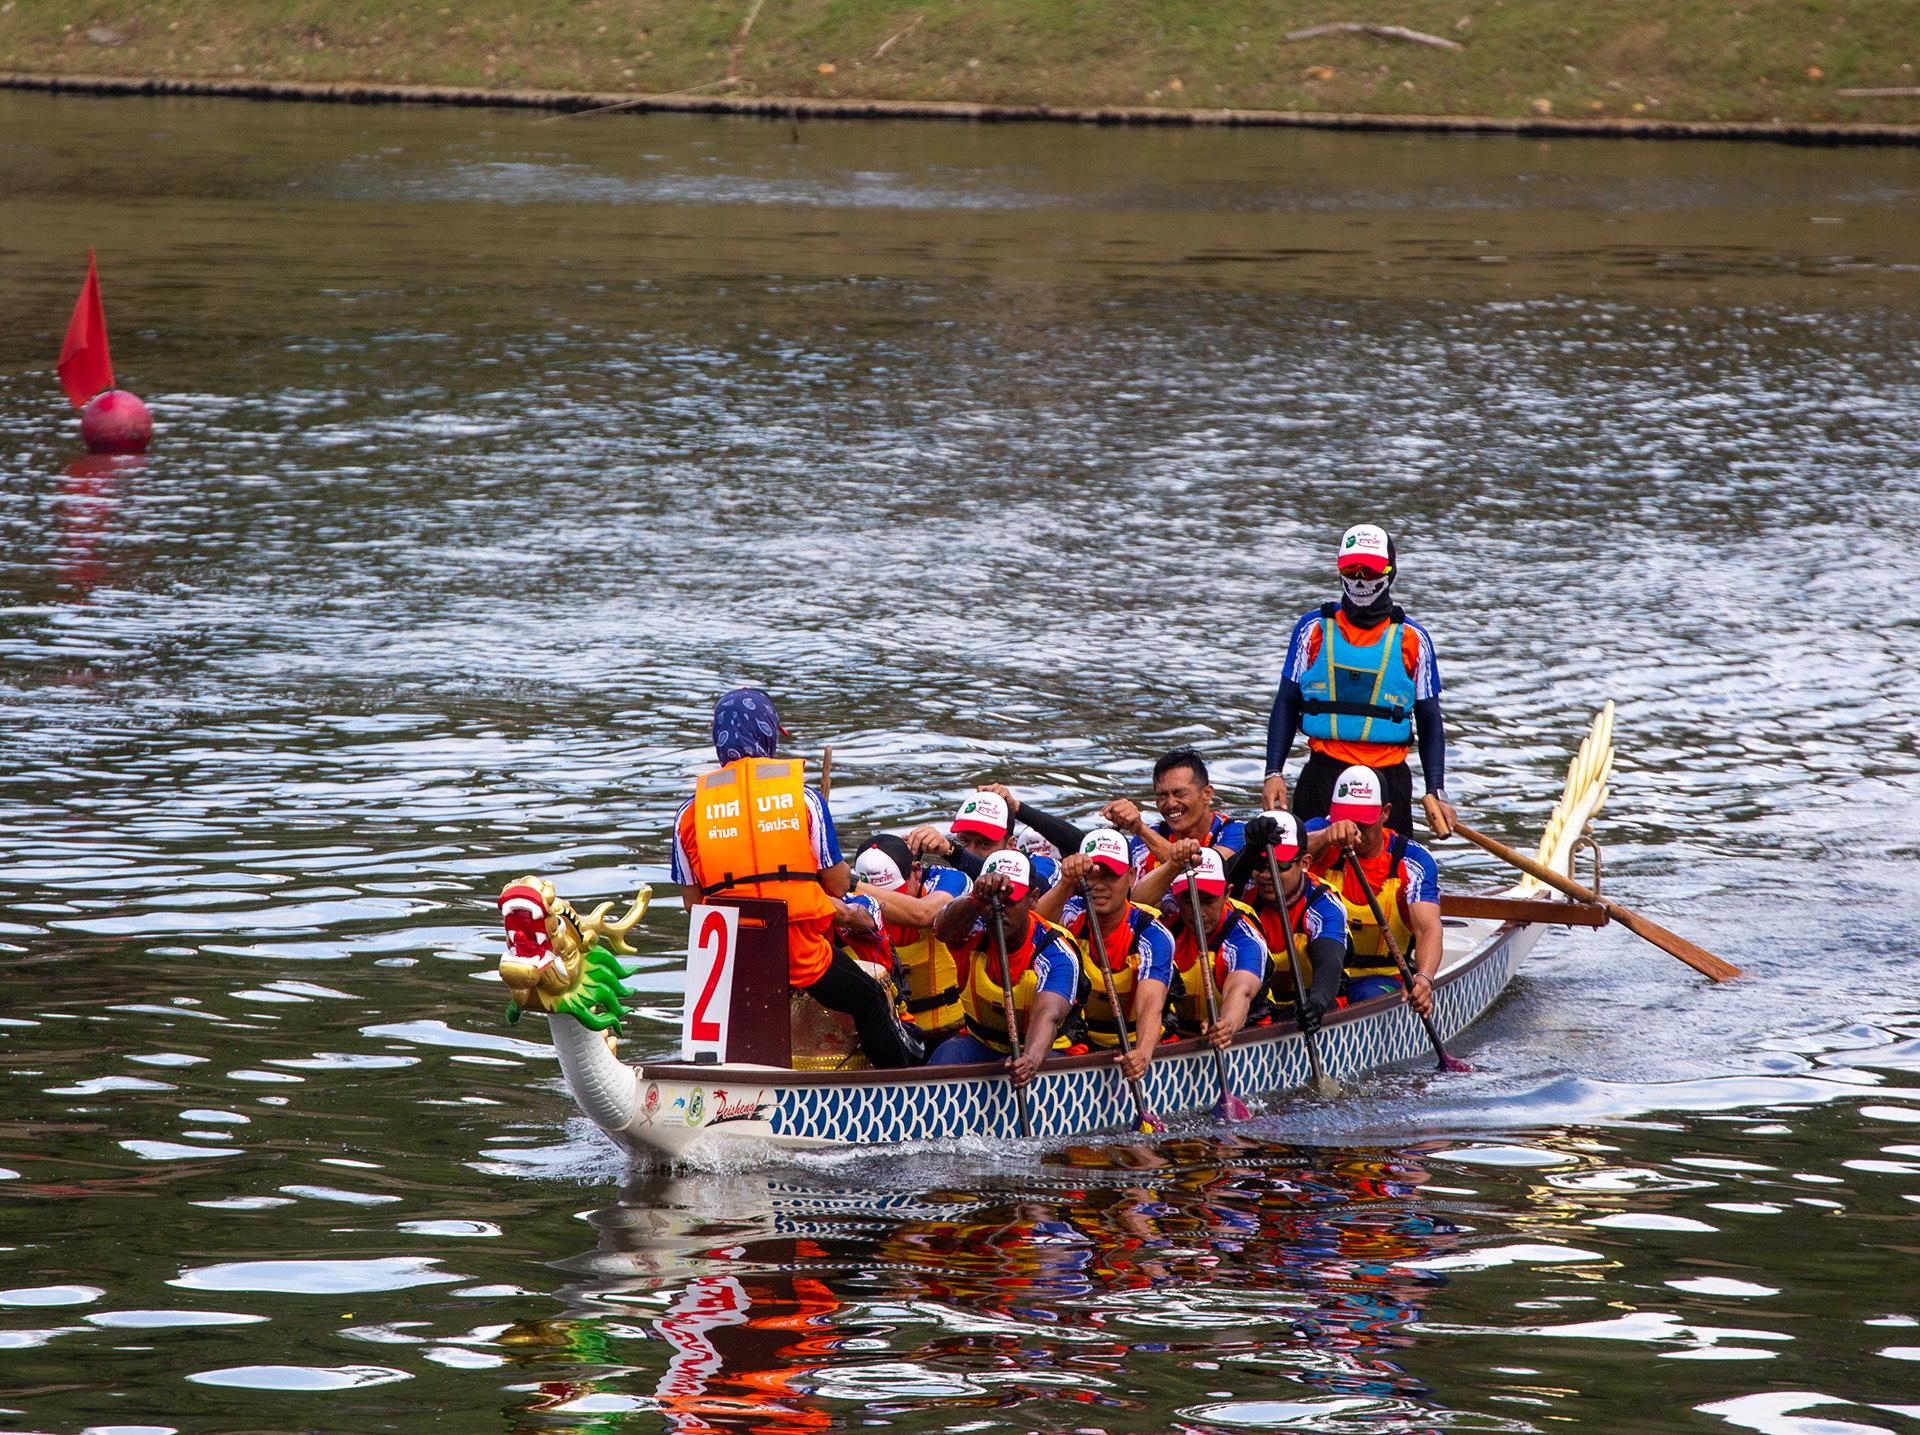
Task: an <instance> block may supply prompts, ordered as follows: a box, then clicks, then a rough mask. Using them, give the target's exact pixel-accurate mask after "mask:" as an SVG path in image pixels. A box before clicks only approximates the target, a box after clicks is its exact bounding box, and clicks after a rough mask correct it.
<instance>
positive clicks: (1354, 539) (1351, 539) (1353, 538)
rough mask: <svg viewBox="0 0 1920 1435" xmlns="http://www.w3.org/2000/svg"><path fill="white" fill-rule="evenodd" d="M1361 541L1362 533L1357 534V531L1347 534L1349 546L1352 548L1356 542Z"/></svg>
mask: <svg viewBox="0 0 1920 1435" xmlns="http://www.w3.org/2000/svg"><path fill="white" fill-rule="evenodd" d="M1359 541H1360V535H1359V534H1357V533H1349V534H1348V535H1347V547H1349V548H1351V547H1353V545H1354V544H1356V543H1358V542H1359Z"/></svg>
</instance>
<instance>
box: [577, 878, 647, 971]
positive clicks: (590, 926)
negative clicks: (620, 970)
mask: <svg viewBox="0 0 1920 1435" xmlns="http://www.w3.org/2000/svg"><path fill="white" fill-rule="evenodd" d="M652 900H653V888H651V887H647V886H642V887H641V888H640V890H639V892H638V893H637V894H636V895H635V896H634V899H633V906H632V907H631V908H629V909H628V911H627V915H626V916H624V917H622V918H621V919H620V920H619V921H617V922H610V921H608V920H607V913H608V912H610V911H612V910H613V903H611V902H602V903H601V904H600V905H599V906H597V907H595V908H594V909H593V912H592V914H591V915H589V916H588V917H587V918H586V920H585V921H583V922H582V923H581V924H580V926H581V929H582V931H587V932H591V933H592V934H593V935H595V936H600V937H606V938H608V939H609V940H610V941H611V943H612V946H613V950H614V951H615V952H616V953H618V954H619V955H621V956H632V955H633V953H634V951H635V950H636V949H635V948H633V947H630V946H628V945H627V941H626V937H627V933H628V932H630V931H632V930H633V928H634V924H635V923H636V922H638V921H639V920H640V919H641V918H642V917H643V916H645V915H646V912H647V904H648V903H649V902H651V901H652Z"/></svg>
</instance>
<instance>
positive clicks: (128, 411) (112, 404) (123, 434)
mask: <svg viewBox="0 0 1920 1435" xmlns="http://www.w3.org/2000/svg"><path fill="white" fill-rule="evenodd" d="M80 437H81V438H83V439H85V440H86V444H87V449H88V451H89V452H91V453H145V452H146V449H147V445H148V443H150V442H151V441H152V439H153V418H152V416H151V415H149V414H148V413H147V406H146V405H145V404H143V403H141V402H140V398H139V395H137V394H130V393H128V392H127V391H126V390H125V389H108V390H107V391H106V392H105V393H103V394H96V395H95V396H94V397H93V399H92V400H91V401H90V402H89V403H88V404H87V406H86V407H85V408H84V409H82V410H80Z"/></svg>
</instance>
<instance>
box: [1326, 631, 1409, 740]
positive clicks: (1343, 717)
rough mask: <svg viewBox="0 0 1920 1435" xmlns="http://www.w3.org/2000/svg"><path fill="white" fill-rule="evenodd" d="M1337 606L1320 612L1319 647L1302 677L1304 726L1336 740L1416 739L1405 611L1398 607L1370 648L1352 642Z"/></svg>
mask: <svg viewBox="0 0 1920 1435" xmlns="http://www.w3.org/2000/svg"><path fill="white" fill-rule="evenodd" d="M1337 611H1338V605H1336V604H1333V603H1328V604H1326V605H1325V606H1324V607H1322V608H1321V610H1320V651H1319V652H1317V653H1315V654H1314V655H1313V663H1312V665H1311V666H1310V667H1308V669H1307V671H1306V672H1305V673H1304V674H1302V675H1301V678H1300V693H1301V697H1302V699H1303V701H1302V703H1301V705H1300V710H1301V712H1302V713H1303V714H1304V716H1303V717H1302V718H1301V720H1300V730H1301V731H1302V732H1304V733H1305V734H1306V735H1307V736H1308V737H1317V738H1320V739H1321V740H1322V741H1329V740H1331V741H1336V742H1379V743H1390V744H1395V745H1399V746H1405V745H1406V744H1408V743H1410V742H1412V741H1413V702H1414V685H1413V675H1412V674H1411V673H1409V672H1408V671H1407V661H1406V657H1405V655H1404V654H1403V653H1402V652H1401V650H1400V640H1401V636H1402V634H1404V633H1405V631H1406V614H1405V613H1403V612H1401V611H1400V610H1399V609H1398V608H1395V609H1394V610H1393V614H1392V616H1391V617H1390V618H1388V620H1387V622H1386V623H1385V624H1384V625H1383V626H1382V627H1381V629H1380V634H1379V636H1378V637H1376V638H1375V639H1374V640H1373V642H1372V643H1371V644H1369V645H1368V646H1367V647H1364V648H1362V647H1357V646H1355V645H1354V644H1353V643H1350V642H1348V641H1347V635H1346V634H1345V632H1343V631H1342V630H1341V627H1340V625H1339V623H1337V622H1335V621H1334V614H1335V613H1336V612H1337Z"/></svg>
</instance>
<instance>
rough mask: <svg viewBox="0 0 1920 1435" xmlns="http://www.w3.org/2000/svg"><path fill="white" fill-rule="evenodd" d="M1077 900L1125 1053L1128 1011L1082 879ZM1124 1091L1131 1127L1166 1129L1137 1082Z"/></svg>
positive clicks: (1128, 1046)
mask: <svg viewBox="0 0 1920 1435" xmlns="http://www.w3.org/2000/svg"><path fill="white" fill-rule="evenodd" d="M1080 900H1081V901H1082V902H1084V903H1085V904H1086V908H1087V930H1088V931H1090V932H1091V933H1093V953H1094V955H1093V960H1094V963H1095V964H1096V965H1097V966H1098V967H1099V968H1100V976H1101V979H1102V980H1104V981H1105V982H1106V984H1107V1005H1108V1006H1110V1007H1112V1008H1113V1027H1114V1030H1115V1031H1117V1032H1119V1033H1120V1055H1122V1056H1126V1055H1127V1054H1129V1053H1130V1052H1131V1051H1132V1050H1133V1043H1132V1042H1131V1041H1129V1040H1128V1039H1127V1014H1126V1013H1125V1012H1123V1011H1121V1010H1120V989H1119V988H1118V987H1116V986H1115V985H1114V984H1113V968H1112V967H1110V966H1109V965H1107V937H1106V933H1104V932H1102V931H1101V930H1100V914H1099V913H1098V912H1096V911H1094V910H1093V893H1092V892H1090V891H1088V890H1087V884H1086V881H1085V880H1084V879H1082V881H1081V883H1080ZM1127 1090H1129V1091H1131V1092H1132V1093H1133V1120H1134V1129H1135V1130H1137V1131H1146V1132H1149V1133H1151V1132H1155V1131H1165V1130H1166V1129H1167V1124H1166V1122H1164V1121H1162V1120H1161V1119H1160V1118H1159V1117H1158V1116H1155V1115H1154V1114H1153V1113H1152V1112H1150V1111H1148V1110H1147V1098H1146V1095H1145V1093H1144V1092H1142V1091H1141V1090H1140V1083H1139V1081H1138V1080H1136V1079H1135V1078H1134V1077H1131V1076H1129V1077H1128V1078H1127Z"/></svg>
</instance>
